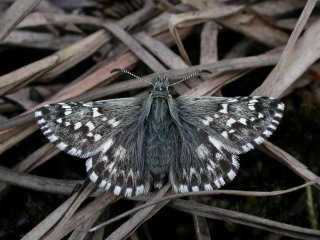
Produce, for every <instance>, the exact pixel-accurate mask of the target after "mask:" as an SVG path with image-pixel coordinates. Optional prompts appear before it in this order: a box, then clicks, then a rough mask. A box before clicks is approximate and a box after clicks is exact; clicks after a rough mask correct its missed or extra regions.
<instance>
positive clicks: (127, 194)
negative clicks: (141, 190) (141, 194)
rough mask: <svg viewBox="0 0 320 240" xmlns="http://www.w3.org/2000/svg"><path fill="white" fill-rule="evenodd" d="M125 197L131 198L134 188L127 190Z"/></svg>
mask: <svg viewBox="0 0 320 240" xmlns="http://www.w3.org/2000/svg"><path fill="white" fill-rule="evenodd" d="M124 195H125V196H126V197H131V195H132V188H127V189H126V192H125V193H124Z"/></svg>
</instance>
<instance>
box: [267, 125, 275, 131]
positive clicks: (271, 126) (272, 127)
mask: <svg viewBox="0 0 320 240" xmlns="http://www.w3.org/2000/svg"><path fill="white" fill-rule="evenodd" d="M268 128H271V129H274V130H275V129H277V128H276V126H274V125H272V124H269V126H268Z"/></svg>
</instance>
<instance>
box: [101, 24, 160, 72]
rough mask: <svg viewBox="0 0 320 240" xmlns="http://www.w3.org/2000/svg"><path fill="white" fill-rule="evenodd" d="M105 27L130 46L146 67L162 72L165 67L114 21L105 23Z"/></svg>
mask: <svg viewBox="0 0 320 240" xmlns="http://www.w3.org/2000/svg"><path fill="white" fill-rule="evenodd" d="M104 26H105V28H106V29H108V30H109V31H110V32H112V33H113V34H114V35H115V36H116V37H117V38H119V39H120V40H121V41H122V42H123V43H125V44H126V45H127V47H129V48H130V50H131V51H132V52H134V54H135V55H136V56H137V57H139V59H140V60H141V61H143V62H144V63H145V64H146V65H147V66H148V67H150V68H151V69H152V70H153V71H154V72H162V71H164V70H165V68H164V67H163V66H162V65H161V64H160V63H159V62H158V60H156V59H155V58H154V57H153V56H152V55H151V54H149V53H148V52H147V51H146V50H144V49H143V47H142V46H141V45H140V44H139V43H138V42H137V41H136V40H135V39H134V38H132V37H131V36H130V35H129V34H128V33H127V32H126V31H124V30H123V29H122V28H121V27H119V26H118V25H116V24H114V23H107V24H105V25H104Z"/></svg>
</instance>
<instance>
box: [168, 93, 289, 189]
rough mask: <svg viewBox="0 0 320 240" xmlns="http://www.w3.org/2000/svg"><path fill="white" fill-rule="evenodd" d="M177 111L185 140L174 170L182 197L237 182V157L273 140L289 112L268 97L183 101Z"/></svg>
mask: <svg viewBox="0 0 320 240" xmlns="http://www.w3.org/2000/svg"><path fill="white" fill-rule="evenodd" d="M173 106H174V107H173V108H172V109H173V110H172V111H171V114H172V115H173V117H174V118H175V120H176V124H177V128H178V131H179V134H180V138H181V143H180V147H181V154H180V156H179V157H177V159H176V160H175V161H174V162H173V163H172V167H171V170H170V180H171V182H172V185H173V188H174V190H175V191H177V192H190V191H200V190H207V191H209V190H212V189H217V188H220V187H221V186H223V185H224V184H225V183H226V182H229V181H231V180H232V179H233V178H234V177H235V176H236V173H237V170H238V167H239V164H238V156H237V155H238V154H241V153H245V152H247V151H249V150H251V149H254V148H255V147H256V146H257V145H259V144H261V143H262V142H263V141H265V140H266V139H267V138H268V137H270V136H271V134H272V133H273V132H274V130H275V129H276V128H277V126H278V124H279V122H280V120H281V118H282V114H283V110H284V104H283V103H282V102H280V101H279V100H276V99H272V98H268V97H234V98H223V97H199V98H184V99H183V98H181V99H176V100H175V103H174V104H173Z"/></svg>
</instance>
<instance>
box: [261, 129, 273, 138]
mask: <svg viewBox="0 0 320 240" xmlns="http://www.w3.org/2000/svg"><path fill="white" fill-rule="evenodd" d="M271 134H272V132H270V131H268V130H266V131H264V132H263V135H265V136H267V137H270V136H271Z"/></svg>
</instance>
